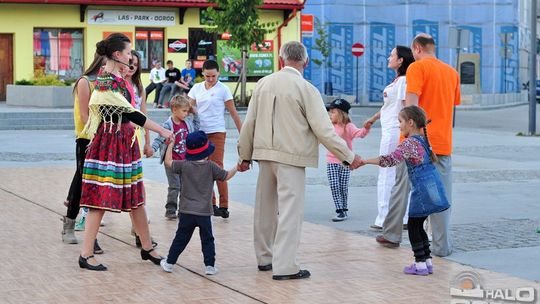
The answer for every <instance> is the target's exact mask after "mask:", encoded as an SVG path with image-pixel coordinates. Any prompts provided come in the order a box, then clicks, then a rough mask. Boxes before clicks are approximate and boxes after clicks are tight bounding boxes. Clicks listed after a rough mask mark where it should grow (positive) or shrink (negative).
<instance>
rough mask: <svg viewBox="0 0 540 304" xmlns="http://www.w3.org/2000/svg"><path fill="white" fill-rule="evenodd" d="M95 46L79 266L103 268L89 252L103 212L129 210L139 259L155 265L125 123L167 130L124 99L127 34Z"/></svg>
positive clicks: (136, 158) (137, 163) (135, 147)
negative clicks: (98, 63) (97, 64)
mask: <svg viewBox="0 0 540 304" xmlns="http://www.w3.org/2000/svg"><path fill="white" fill-rule="evenodd" d="M96 47H97V50H96V52H97V53H98V54H99V55H102V56H106V57H107V63H106V65H105V67H104V68H103V70H102V71H100V73H99V74H98V76H97V79H96V83H95V88H94V92H93V93H92V96H91V97H90V104H89V110H90V111H89V117H88V121H87V123H86V125H85V127H84V130H83V133H85V134H87V135H88V136H89V138H90V145H89V146H88V152H87V154H86V159H85V162H84V166H83V188H82V197H81V207H88V208H89V210H90V211H89V212H88V216H87V219H86V227H85V231H84V242H83V247H82V251H81V255H80V256H79V266H80V267H81V268H86V269H89V270H97V271H103V270H107V267H105V266H104V265H103V264H98V263H97V261H96V260H95V258H94V256H93V255H92V251H93V245H94V239H95V238H96V235H97V232H98V230H99V224H100V221H101V219H102V217H103V214H104V213H105V211H113V212H121V211H126V212H132V214H131V215H132V216H131V219H132V223H133V225H134V226H135V230H136V231H137V233H138V234H139V236H140V239H141V243H142V248H141V258H142V259H143V260H150V261H152V262H153V263H155V264H156V265H159V262H160V260H161V256H160V255H159V254H158V253H157V252H156V251H154V249H153V247H152V242H151V239H150V231H149V228H148V222H147V218H146V211H145V208H144V202H145V197H144V186H143V181H142V162H141V152H140V148H139V144H138V143H137V137H136V135H135V134H136V129H135V127H134V126H133V125H132V124H131V122H133V123H134V124H136V125H137V126H142V127H144V128H145V129H149V130H151V131H154V132H157V133H159V135H160V136H163V137H165V138H168V139H170V138H172V132H171V131H169V130H167V129H165V128H163V127H161V126H160V125H158V124H156V123H155V122H153V121H151V120H150V119H147V118H146V116H145V115H144V114H142V113H141V112H140V111H138V110H136V109H135V108H134V107H133V105H132V104H131V103H130V101H131V100H132V96H130V93H129V90H128V89H127V87H126V82H125V81H124V79H123V78H122V77H121V76H120V75H122V74H123V71H124V70H125V69H126V68H128V67H129V61H130V59H131V41H130V40H129V38H127V37H126V36H125V35H123V34H120V33H114V34H111V35H110V36H109V37H107V38H106V39H104V40H102V41H100V42H98V43H97V44H96ZM137 128H138V127H137Z"/></svg>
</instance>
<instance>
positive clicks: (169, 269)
mask: <svg viewBox="0 0 540 304" xmlns="http://www.w3.org/2000/svg"><path fill="white" fill-rule="evenodd" d="M159 265H161V269H163V270H164V271H166V272H172V268H173V266H174V265H173V264H169V263H167V258H165V259H162V260H161V262H159Z"/></svg>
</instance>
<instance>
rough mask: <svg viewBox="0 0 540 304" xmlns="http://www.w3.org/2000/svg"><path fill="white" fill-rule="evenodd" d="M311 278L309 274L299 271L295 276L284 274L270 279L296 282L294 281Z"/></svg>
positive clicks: (305, 271)
mask: <svg viewBox="0 0 540 304" xmlns="http://www.w3.org/2000/svg"><path fill="white" fill-rule="evenodd" d="M310 276H311V273H310V272H309V271H307V270H300V271H299V272H297V273H295V274H286V275H274V276H272V279H274V280H296V279H307V278H309V277H310Z"/></svg>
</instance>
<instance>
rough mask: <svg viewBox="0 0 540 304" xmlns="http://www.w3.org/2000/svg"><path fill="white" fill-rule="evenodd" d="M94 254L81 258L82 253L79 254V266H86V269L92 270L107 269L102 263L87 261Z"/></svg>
mask: <svg viewBox="0 0 540 304" xmlns="http://www.w3.org/2000/svg"><path fill="white" fill-rule="evenodd" d="M93 257H94V256H93V255H91V256H88V257H86V258H83V257H82V255H80V256H79V267H81V268H86V269H88V270H94V271H105V270H107V267H105V266H104V265H103V264H99V265H92V264H90V263H88V259H91V258H93Z"/></svg>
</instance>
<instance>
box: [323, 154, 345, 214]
mask: <svg viewBox="0 0 540 304" xmlns="http://www.w3.org/2000/svg"><path fill="white" fill-rule="evenodd" d="M326 174H327V175H328V183H329V184H330V190H331V191H332V199H333V200H334V205H336V212H338V211H340V210H342V211H348V210H349V209H347V196H348V194H349V177H350V176H351V170H350V169H349V168H348V167H345V166H343V165H341V164H331V163H327V164H326Z"/></svg>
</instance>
